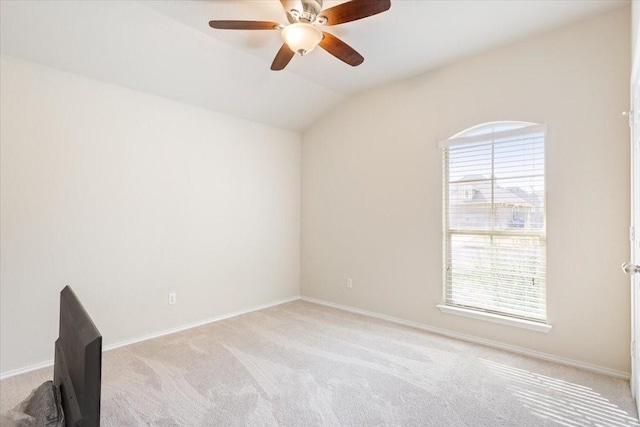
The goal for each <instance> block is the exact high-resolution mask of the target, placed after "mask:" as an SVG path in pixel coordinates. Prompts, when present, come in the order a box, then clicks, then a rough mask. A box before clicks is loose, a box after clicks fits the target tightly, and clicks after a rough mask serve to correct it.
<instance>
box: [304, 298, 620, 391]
mask: <svg viewBox="0 0 640 427" xmlns="http://www.w3.org/2000/svg"><path fill="white" fill-rule="evenodd" d="M300 299H301V300H302V301H307V302H310V303H314V304H319V305H325V306H327V307H332V308H337V309H338V310H344V311H349V312H352V313H357V314H362V315H364V316H368V317H373V318H376V319H382V320H387V321H389V322H393V323H397V324H399V325H404V326H409V327H412V328H416V329H420V330H423V331H426V332H432V333H434V334H438V335H443V336H446V337H449V338H455V339H459V340H461V341H467V342H472V343H474V344H482V345H486V346H487V347H492V348H496V349H499V350H506V351H510V352H512V353H517V354H521V355H523V356H529V357H533V358H535V359H540V360H545V361H547V362H554V363H558V364H560V365H565V366H570V367H572V368H578V369H583V370H585V371H590V372H595V373H598V374H603V375H607V376H610V377H614V378H620V379H623V380H629V378H630V375H629V373H628V372H623V371H618V370H615V369H609V368H605V367H602V366H598V365H592V364H590V363H584V362H580V361H578V360H573V359H567V358H564V357H559V356H554V355H551V354H548V353H543V352H540V351H535V350H529V349H527V348H524V347H518V346H515V345H510V344H504V343H501V342H498V341H492V340H487V339H484V338H478V337H474V336H472V335H466V334H461V333H458V332H453V331H449V330H447V329H440V328H435V327H432V326H428V325H425V324H422V323H418V322H412V321H410V320H403V319H399V318H397V317H393V316H387V315H385V314H379V313H375V312H373V311H367V310H362V309H359V308H354V307H350V306H347V305H342V304H336V303H333V302H329V301H324V300H321V299H316V298H310V297H305V296H301V297H300Z"/></svg>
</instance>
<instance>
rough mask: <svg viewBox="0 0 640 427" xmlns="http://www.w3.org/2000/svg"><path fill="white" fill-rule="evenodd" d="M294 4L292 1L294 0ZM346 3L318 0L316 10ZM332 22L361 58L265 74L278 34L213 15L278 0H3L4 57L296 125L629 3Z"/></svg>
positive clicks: (427, 10) (396, 8)
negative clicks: (358, 97)
mask: <svg viewBox="0 0 640 427" xmlns="http://www.w3.org/2000/svg"><path fill="white" fill-rule="evenodd" d="M291 1H294V0H291ZM343 2H344V0H343V1H330V0H325V2H324V8H325V9H326V8H329V7H332V6H335V5H337V4H340V3H343ZM391 2H392V3H391V9H390V10H389V11H387V12H384V13H381V14H379V15H375V16H372V17H369V18H366V19H362V20H359V21H354V22H350V23H346V24H343V25H339V26H334V27H328V28H326V31H329V32H331V33H332V34H334V35H336V36H338V37H340V38H341V39H342V40H344V41H345V42H346V43H348V44H349V45H350V46H352V47H353V48H355V49H356V50H357V51H358V52H359V53H360V54H362V55H363V56H364V58H365V61H364V63H363V64H362V65H360V66H358V67H351V66H349V65H346V64H344V63H343V62H341V61H338V60H337V59H335V58H333V57H332V56H331V55H329V54H328V53H327V52H325V51H323V50H322V49H316V50H314V51H313V52H311V53H309V54H308V55H306V56H304V57H300V56H296V57H294V58H293V60H292V61H291V63H290V64H289V65H288V67H287V68H286V69H285V70H284V71H277V72H274V71H271V70H270V69H269V67H270V65H271V62H272V60H273V58H274V56H275V54H276V52H277V51H278V49H279V48H280V46H281V44H282V40H281V39H280V35H279V32H278V31H229V30H227V31H225V30H213V29H211V28H210V27H209V25H208V22H209V21H210V20H212V19H238V20H266V21H276V22H282V23H283V24H284V23H286V22H287V21H286V16H285V13H284V11H283V8H282V5H281V4H280V2H279V1H278V0H198V1H189V0H173V1H172V0H160V1H153V0H145V1H133V0H130V1H44V2H43V1H29V0H26V1H12V0H2V1H0V51H1V52H2V54H5V55H10V56H14V57H17V58H21V59H25V60H29V61H34V62H37V63H41V64H45V65H49V66H52V67H56V68H59V69H62V70H66V71H70V72H72V73H76V74H79V75H83V76H87V77H91V78H95V79H99V80H102V81H105V82H108V83H113V84H117V85H120V86H124V87H127V88H131V89H136V90H141V91H144V92H147V93H151V94H155V95H160V96H164V97H168V98H171V99H175V100H179V101H182V102H185V103H189V104H193V105H196V106H199V107H204V108H207V109H211V110H214V111H217V112H221V113H224V114H230V115H233V116H236V117H241V118H245V119H249V120H253V121H257V122H260V123H265V124H268V125H272V126H276V127H279V128H283V129H290V130H294V131H303V130H305V129H307V128H308V127H309V126H310V125H311V124H312V123H313V122H314V121H316V120H317V119H318V118H319V117H321V116H322V115H324V114H325V113H326V112H327V111H328V110H330V109H331V108H333V107H335V106H336V105H338V104H339V103H340V102H342V101H343V100H344V99H345V98H346V97H348V96H350V95H352V94H355V93H357V92H359V91H362V90H365V89H367V88H371V87H374V86H377V85H381V84H384V83H388V82H391V81H396V80H400V79H404V78H407V77H412V76H415V75H418V74H422V73H424V72H427V71H429V70H432V69H434V68H437V67H440V66H442V65H445V64H447V63H451V62H453V61H456V60H458V59H460V58H463V57H465V56H469V55H474V54H476V53H479V52H482V51H485V50H487V49H491V48H493V47H497V46H500V45H504V44H508V43H510V42H513V41H516V40H519V39H522V38H525V37H527V36H530V35H533V34H536V33H540V32H544V31H547V30H550V29H552V28H555V27H559V26H563V25H566V24H569V23H571V22H575V21H578V20H581V19H584V18H587V17H589V16H592V15H596V14H599V13H603V12H605V11H608V10H612V9H615V8H618V7H622V6H624V5H627V4H629V1H628V0H604V1H599V0H582V1H581V0H520V1H509V0H504V1H486V0H466V1H464V0H460V1H449V0H442V1H440V0H432V1H427V0H391Z"/></svg>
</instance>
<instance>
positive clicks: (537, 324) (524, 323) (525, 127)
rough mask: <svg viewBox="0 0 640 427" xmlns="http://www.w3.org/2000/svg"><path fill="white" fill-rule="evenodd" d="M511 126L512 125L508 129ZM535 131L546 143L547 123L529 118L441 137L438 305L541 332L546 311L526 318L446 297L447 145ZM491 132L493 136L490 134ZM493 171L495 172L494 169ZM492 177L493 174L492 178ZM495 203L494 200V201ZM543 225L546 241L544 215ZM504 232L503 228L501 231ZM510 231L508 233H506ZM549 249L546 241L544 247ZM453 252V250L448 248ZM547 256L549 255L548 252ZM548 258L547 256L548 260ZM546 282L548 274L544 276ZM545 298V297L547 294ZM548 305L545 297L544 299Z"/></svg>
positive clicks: (545, 326) (548, 327)
mask: <svg viewBox="0 0 640 427" xmlns="http://www.w3.org/2000/svg"><path fill="white" fill-rule="evenodd" d="M496 127H498V128H499V127H506V128H507V130H499V131H492V130H493V129H494V128H496ZM509 128H511V129H509ZM535 133H543V134H544V138H545V142H544V144H545V145H546V126H545V125H540V124H534V123H527V122H492V123H485V124H482V125H478V126H474V127H473V128H470V129H467V130H465V131H462V132H460V133H458V134H456V135H454V136H453V137H451V138H449V139H447V140H444V141H440V142H439V143H438V147H439V148H441V149H442V150H443V153H444V156H445V157H444V162H443V164H444V168H445V169H444V170H443V194H444V198H443V203H444V206H443V245H444V248H443V249H444V250H443V303H442V304H439V305H438V308H439V309H440V311H442V312H443V313H447V314H454V315H459V316H464V317H470V318H474V319H480V320H485V321H489V322H494V323H500V324H506V325H511V326H516V327H521V328H525V329H529V330H534V331H539V332H548V331H549V330H551V325H549V324H548V323H547V317H546V314H545V318H544V319H526V318H522V317H519V316H514V315H511V314H509V313H504V312H499V311H487V310H483V309H481V308H477V307H468V306H459V305H456V304H450V303H448V301H447V283H448V281H447V277H446V275H447V268H448V266H449V265H450V260H449V259H448V251H447V245H448V244H450V243H449V242H450V239H451V235H452V231H451V230H450V229H449V224H448V220H449V218H448V216H447V215H448V214H447V212H448V203H449V200H448V199H449V171H448V169H447V168H448V157H446V156H447V154H448V149H449V148H450V147H456V146H460V145H464V144H471V143H478V142H482V141H486V140H487V139H489V138H491V139H492V140H495V139H499V138H507V137H512V136H513V137H517V136H520V135H526V134H535ZM489 135H490V136H489ZM492 173H493V172H492ZM492 180H493V178H492ZM492 203H493V202H492ZM543 206H544V209H543V216H544V212H546V200H545V201H544V203H543ZM544 224H545V225H544V226H543V228H542V230H541V231H540V238H541V240H542V241H543V242H545V240H546V235H545V234H546V218H545V219H544ZM478 233H479V235H480V234H484V235H491V234H493V232H487V231H480V230H478ZM501 233H504V231H501ZM507 234H508V233H507ZM513 235H514V236H516V235H518V233H517V232H514V233H513ZM544 251H545V253H546V245H545V249H544ZM449 253H450V251H449ZM545 258H546V255H545ZM545 262H546V260H545ZM545 282H546V278H545ZM545 298H546V297H545ZM544 304H545V306H546V300H545V302H544Z"/></svg>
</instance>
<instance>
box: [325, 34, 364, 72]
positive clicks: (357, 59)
mask: <svg viewBox="0 0 640 427" xmlns="http://www.w3.org/2000/svg"><path fill="white" fill-rule="evenodd" d="M322 34H323V35H324V38H323V39H322V41H321V42H320V44H319V46H320V47H321V48H323V49H324V50H326V51H327V52H329V53H330V54H331V55H333V56H335V57H336V58H338V59H339V60H341V61H342V62H345V63H347V64H349V65H351V66H352V67H356V66H358V65H360V64H362V62H363V61H364V58H363V57H362V55H360V54H359V53H358V52H356V51H355V50H354V49H353V48H352V47H351V46H349V45H348V44H346V43H345V42H343V41H342V40H340V39H339V38H337V37H336V36H334V35H332V34H329V33H325V32H323V33H322Z"/></svg>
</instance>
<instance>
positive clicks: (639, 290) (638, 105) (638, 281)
mask: <svg viewBox="0 0 640 427" xmlns="http://www.w3.org/2000/svg"><path fill="white" fill-rule="evenodd" d="M633 19H634V20H637V19H638V18H637V17H635V16H634V18H633ZM633 37H635V39H636V49H635V51H634V53H633V58H632V61H633V66H632V70H631V81H630V89H631V90H630V92H631V93H630V95H631V96H630V98H631V99H630V105H631V108H630V111H629V126H630V127H631V132H630V134H631V135H630V147H629V154H630V185H631V189H630V194H629V196H630V200H631V203H630V208H631V209H630V210H631V212H630V229H629V237H630V239H629V240H630V257H631V258H630V261H631V262H632V263H634V264H638V265H640V236H639V234H640V25H637V30H636V34H633ZM629 284H630V288H631V379H630V380H631V381H630V383H631V384H630V385H631V394H632V396H633V398H634V399H635V401H636V406H637V407H638V412H640V405H639V403H640V354H638V344H639V343H640V274H632V275H631V276H630V278H629Z"/></svg>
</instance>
